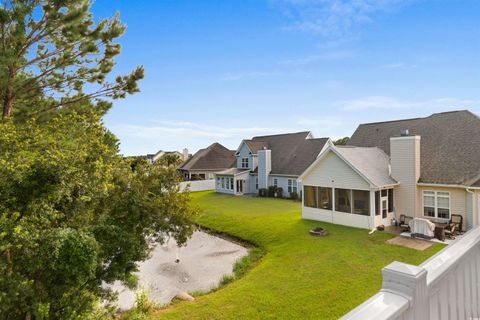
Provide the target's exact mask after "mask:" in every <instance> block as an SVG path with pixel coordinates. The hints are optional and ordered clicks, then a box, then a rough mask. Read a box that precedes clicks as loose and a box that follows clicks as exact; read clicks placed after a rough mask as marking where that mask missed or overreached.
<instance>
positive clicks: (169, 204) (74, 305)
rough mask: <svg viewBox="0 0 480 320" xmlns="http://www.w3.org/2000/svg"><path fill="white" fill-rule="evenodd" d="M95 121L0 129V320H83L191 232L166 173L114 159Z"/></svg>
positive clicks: (88, 116)
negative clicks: (139, 266)
mask: <svg viewBox="0 0 480 320" xmlns="http://www.w3.org/2000/svg"><path fill="white" fill-rule="evenodd" d="M117 144H118V143H117V140H116V138H115V137H114V136H113V135H112V134H111V133H110V132H108V131H107V130H106V129H105V128H104V126H103V125H102V123H101V120H100V117H99V116H98V115H97V114H96V113H95V112H90V113H89V112H85V113H83V114H82V115H78V114H76V113H71V114H67V115H64V114H59V115H55V116H53V117H51V118H50V119H48V120H46V121H43V122H42V123H41V124H39V123H38V121H37V120H35V119H31V120H29V121H27V122H26V123H22V124H18V123H15V122H13V121H8V122H5V123H2V124H0V150H1V152H0V185H1V186H2V188H0V251H2V252H4V253H5V254H4V255H2V256H0V315H1V316H0V318H2V319H25V318H34V319H40V318H42V317H44V318H45V319H86V318H88V317H91V316H92V312H93V311H94V310H95V305H96V304H98V303H99V302H100V300H102V299H107V298H109V295H108V292H106V291H104V290H102V288H101V286H100V285H101V283H102V281H105V282H111V281H114V280H117V279H120V280H122V279H126V278H127V277H128V276H129V275H130V274H131V273H132V272H134V271H135V270H136V264H135V262H136V261H140V260H143V259H145V258H146V257H147V256H148V253H149V250H150V248H151V247H152V245H154V244H156V243H159V242H160V243H161V242H162V241H164V239H165V238H166V237H168V236H171V237H174V238H175V239H177V241H179V242H180V243H184V242H185V241H186V239H187V238H188V237H189V236H190V234H191V232H192V228H193V227H192V217H193V215H194V213H195V211H194V210H193V209H192V208H190V204H189V195H188V193H180V192H178V175H177V172H176V169H175V167H174V166H165V165H161V164H160V163H158V164H147V163H146V162H145V163H141V162H137V163H136V164H135V170H132V165H131V160H128V159H125V158H123V157H122V156H120V155H119V153H118V147H117Z"/></svg>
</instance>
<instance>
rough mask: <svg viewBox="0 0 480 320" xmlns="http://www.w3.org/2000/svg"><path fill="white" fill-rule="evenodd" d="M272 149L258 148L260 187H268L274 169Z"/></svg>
mask: <svg viewBox="0 0 480 320" xmlns="http://www.w3.org/2000/svg"><path fill="white" fill-rule="evenodd" d="M271 157H272V152H271V150H258V188H259V189H262V188H267V187H268V175H269V174H270V171H271V170H272V160H271Z"/></svg>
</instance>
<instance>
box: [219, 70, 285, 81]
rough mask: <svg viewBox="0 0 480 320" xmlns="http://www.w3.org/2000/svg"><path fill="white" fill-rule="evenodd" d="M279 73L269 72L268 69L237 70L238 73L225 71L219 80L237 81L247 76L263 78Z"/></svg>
mask: <svg viewBox="0 0 480 320" xmlns="http://www.w3.org/2000/svg"><path fill="white" fill-rule="evenodd" d="M278 75H280V73H279V72H269V71H250V72H239V73H227V74H225V75H223V76H222V77H221V78H220V80H222V81H237V80H242V79H247V78H265V77H274V76H278Z"/></svg>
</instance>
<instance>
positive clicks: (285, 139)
mask: <svg viewBox="0 0 480 320" xmlns="http://www.w3.org/2000/svg"><path fill="white" fill-rule="evenodd" d="M311 136H312V135H311V133H310V132H309V131H305V132H297V133H286V134H276V135H269V136H258V137H253V138H252V139H251V140H245V142H246V143H247V145H248V147H249V148H250V151H252V153H254V154H256V153H257V151H258V150H260V149H263V147H266V148H267V149H269V150H271V153H272V155H271V156H272V157H271V159H272V169H271V172H270V174H273V175H274V174H282V175H293V176H298V175H300V174H301V173H302V172H303V171H305V169H306V168H308V166H309V165H310V164H311V163H312V162H313V161H315V159H316V158H317V156H318V155H319V154H320V151H322V149H323V147H324V146H325V144H326V143H327V141H328V140H329V139H328V138H318V139H314V138H311ZM247 141H248V142H247ZM252 148H253V150H252Z"/></svg>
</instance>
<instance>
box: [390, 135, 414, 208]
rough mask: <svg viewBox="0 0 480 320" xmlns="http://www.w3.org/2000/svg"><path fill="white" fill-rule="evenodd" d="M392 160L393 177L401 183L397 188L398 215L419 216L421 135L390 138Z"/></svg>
mask: <svg viewBox="0 0 480 320" xmlns="http://www.w3.org/2000/svg"><path fill="white" fill-rule="evenodd" d="M390 158H391V160H390V162H391V167H392V177H393V178H394V179H395V180H397V181H398V182H399V183H400V185H399V186H398V188H396V189H395V209H396V213H397V216H398V217H399V216H400V215H401V214H404V215H407V216H410V217H412V216H415V215H417V216H418V212H416V211H415V209H416V208H417V203H418V193H417V182H418V179H419V178H420V137H419V136H410V137H398V138H391V139H390Z"/></svg>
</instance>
